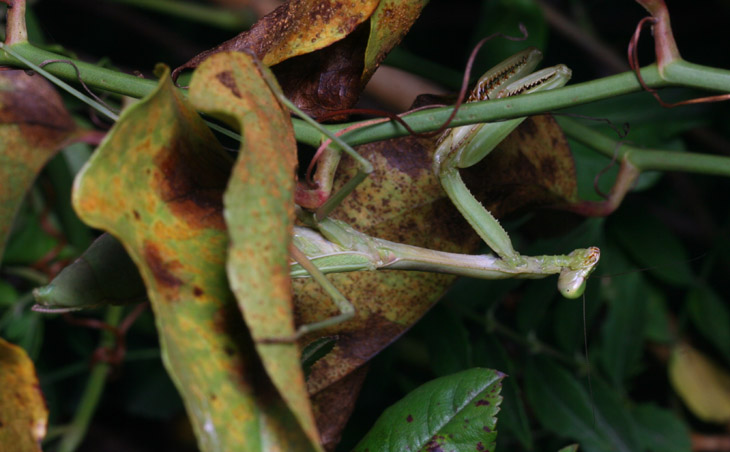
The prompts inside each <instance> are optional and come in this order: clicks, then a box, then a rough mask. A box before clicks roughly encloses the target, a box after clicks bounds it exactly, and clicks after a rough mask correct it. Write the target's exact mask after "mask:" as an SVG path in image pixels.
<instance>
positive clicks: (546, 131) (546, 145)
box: [463, 115, 578, 216]
mask: <svg viewBox="0 0 730 452" xmlns="http://www.w3.org/2000/svg"><path fill="white" fill-rule="evenodd" d="M485 171H488V172H489V173H488V174H489V177H484V174H485ZM463 174H464V180H465V181H466V183H467V184H469V185H475V186H476V185H478V186H479V187H480V190H482V194H481V195H480V196H481V198H480V199H482V200H483V203H484V206H485V207H486V208H487V209H488V210H489V211H490V212H492V213H494V214H495V215H497V216H505V215H507V214H509V213H511V212H515V211H520V210H525V209H530V208H535V207H540V206H549V205H557V204H562V203H567V202H570V201H575V200H576V199H577V197H578V192H577V190H578V186H577V182H576V174H575V162H574V161H573V155H572V154H571V152H570V147H569V146H568V141H567V140H566V138H565V135H563V131H562V130H561V129H560V126H558V124H557V122H556V121H555V119H553V117H552V116H550V115H541V116H532V117H530V118H528V119H526V120H525V121H524V122H523V123H522V124H520V126H519V127H518V128H517V129H515V131H514V132H512V133H511V134H510V135H509V136H508V137H507V138H505V139H504V141H502V142H501V143H500V144H499V146H498V147H497V148H496V149H495V150H494V151H493V152H492V153H490V154H489V155H488V156H487V157H486V158H485V159H484V161H483V162H482V164H481V166H480V167H479V168H474V169H469V170H467V171H464V172H463Z"/></svg>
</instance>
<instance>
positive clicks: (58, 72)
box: [0, 42, 157, 98]
mask: <svg viewBox="0 0 730 452" xmlns="http://www.w3.org/2000/svg"><path fill="white" fill-rule="evenodd" d="M10 47H11V49H12V50H13V51H15V52H16V53H17V54H19V55H21V56H23V57H24V58H26V59H27V60H28V61H30V62H32V63H33V64H36V65H40V64H42V63H43V62H44V61H47V60H68V61H72V62H73V63H74V64H75V65H76V67H78V68H79V72H80V73H81V79H82V80H83V81H84V83H86V84H87V85H88V86H89V87H90V88H98V89H102V90H104V91H109V92H111V93H117V94H122V95H125V96H132V97H137V98H141V97H144V96H146V95H147V94H148V93H150V92H152V90H154V89H155V87H156V86H157V81H156V80H147V79H144V78H140V77H135V76H134V75H129V74H125V73H123V72H119V71H114V70H111V69H106V68H103V67H99V66H96V65H93V64H89V63H85V62H83V61H78V60H71V59H69V58H67V57H65V56H63V55H59V54H57V53H53V52H48V51H46V50H42V49H39V48H37V47H35V46H33V45H32V44H30V43H28V42H21V43H18V44H13V45H12V46H10ZM0 65H3V66H15V67H22V68H28V66H27V65H25V64H23V63H22V62H20V61H18V60H17V59H16V58H14V57H13V56H11V55H9V54H6V53H5V52H0ZM45 70H46V71H48V72H49V73H51V74H53V75H55V76H56V77H59V78H61V79H64V80H68V81H71V82H75V81H77V80H78V78H77V76H76V71H75V70H74V68H73V66H71V65H70V64H66V63H51V64H48V65H47V66H45Z"/></svg>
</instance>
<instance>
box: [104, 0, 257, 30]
mask: <svg viewBox="0 0 730 452" xmlns="http://www.w3.org/2000/svg"><path fill="white" fill-rule="evenodd" d="M110 1H112V2H114V3H121V4H124V5H130V6H136V7H138V8H144V9H147V10H150V11H155V12H159V13H162V14H167V15H169V16H175V17H180V18H182V19H186V20H189V21H191V22H198V23H202V24H206V25H211V26H213V27H217V28H222V29H225V30H235V31H240V30H244V29H246V28H249V27H250V26H251V25H253V23H254V22H255V21H256V15H255V14H254V13H253V11H251V10H247V9H237V10H232V9H223V8H215V7H211V6H207V5H203V4H198V3H192V2H186V1H171V0H110Z"/></svg>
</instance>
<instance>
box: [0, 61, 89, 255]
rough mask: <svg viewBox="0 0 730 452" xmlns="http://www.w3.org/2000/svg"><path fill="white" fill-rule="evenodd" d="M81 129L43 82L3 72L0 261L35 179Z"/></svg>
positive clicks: (0, 94) (22, 73)
mask: <svg viewBox="0 0 730 452" xmlns="http://www.w3.org/2000/svg"><path fill="white" fill-rule="evenodd" d="M78 134H79V129H78V128H77V127H76V124H75V123H74V121H73V120H72V119H71V116H70V115H69V113H68V111H66V108H65V107H64V106H63V102H62V100H61V96H59V95H58V93H56V91H55V90H54V89H53V87H52V86H51V84H50V83H48V82H47V81H46V80H45V79H43V78H42V77H40V76H38V75H35V76H30V75H28V74H26V73H25V71H0V259H1V258H2V255H3V250H4V248H5V242H6V240H7V238H8V234H9V233H10V227H11V226H12V224H13V219H14V218H15V215H16V213H17V211H18V208H19V207H20V204H21V203H22V201H23V198H24V197H25V194H26V192H27V191H28V190H29V189H30V187H31V186H32V185H33V181H34V180H35V178H36V175H37V174H38V172H40V170H41V169H42V168H43V166H44V165H45V164H46V162H47V161H48V160H50V158H51V157H53V156H54V155H55V154H56V152H57V151H58V150H59V149H61V148H62V147H64V146H65V145H67V144H69V143H70V142H71V141H73V139H74V138H75V137H76V136H78Z"/></svg>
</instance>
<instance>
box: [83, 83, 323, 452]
mask: <svg viewBox="0 0 730 452" xmlns="http://www.w3.org/2000/svg"><path fill="white" fill-rule="evenodd" d="M231 164H232V162H231V161H230V158H229V157H228V156H227V154H225V152H224V151H223V150H222V149H221V148H220V146H219V144H218V142H217V140H216V139H215V138H214V137H213V135H212V133H211V132H210V130H209V129H208V128H207V126H205V124H204V123H203V122H202V121H201V119H200V117H199V116H198V115H197V113H196V112H195V111H194V110H193V108H191V107H190V106H188V104H187V102H186V101H184V100H183V99H182V97H181V96H180V94H178V92H177V90H176V89H175V88H174V87H173V85H172V83H171V81H170V80H169V77H167V76H165V77H163V79H162V81H161V82H160V84H159V86H158V88H157V89H156V90H155V92H153V93H152V94H151V95H150V96H149V97H147V98H146V99H143V100H141V101H140V102H138V103H137V104H135V105H133V106H132V107H130V108H129V109H128V110H126V111H125V112H124V113H123V114H122V116H121V118H120V120H119V121H118V122H117V124H116V125H115V126H114V128H113V129H112V130H111V131H110V133H109V135H108V136H107V138H106V140H105V141H104V142H103V143H102V145H101V146H100V148H99V149H98V150H97V151H96V152H95V153H94V155H93V157H92V158H91V160H90V161H89V162H88V163H87V165H86V166H85V167H84V169H83V170H82V171H81V173H79V175H78V176H77V179H76V182H75V187H74V193H73V204H74V207H75V209H76V210H77V212H78V213H79V216H80V217H81V218H82V220H84V221H85V222H86V223H87V224H89V225H91V226H93V227H96V228H100V229H105V230H107V231H108V232H110V233H111V234H113V235H115V236H116V237H117V238H119V239H120V241H121V242H122V243H123V244H124V246H125V248H126V249H127V251H128V252H129V254H130V256H131V257H132V260H133V261H134V262H135V263H136V264H137V266H138V267H139V269H140V273H141V274H142V278H143V279H144V282H145V285H146V286H147V290H148V295H149V298H150V301H151V303H152V307H153V310H154V312H155V319H156V322H157V329H158V331H159V336H160V342H161V347H162V352H163V361H164V363H165V366H166V368H167V369H168V372H169V373H170V375H171V377H172V379H173V381H174V382H175V384H176V386H177V388H178V390H179V391H180V393H181V395H182V398H183V400H184V402H185V406H186V408H187V412H188V415H189V417H190V420H191V423H192V425H193V427H194V430H195V432H196V435H197V437H198V443H199V445H200V448H201V450H203V451H206V452H208V451H232V450H246V451H310V450H316V449H317V447H316V446H315V445H313V444H312V441H311V439H310V438H308V437H307V436H306V435H305V434H304V432H303V431H302V430H301V428H300V426H299V423H298V422H297V420H296V418H295V417H294V416H293V415H292V413H291V411H290V410H289V409H288V407H287V405H286V403H285V402H284V401H283V399H282V398H281V397H280V396H279V394H278V392H277V390H276V389H275V388H274V387H273V385H272V384H271V383H270V381H269V379H268V378H267V377H266V374H265V372H264V370H263V368H262V367H261V364H260V362H259V360H258V357H257V356H256V353H255V349H254V346H253V343H252V341H251V339H250V336H249V335H248V333H247V330H246V326H245V324H244V322H243V320H242V318H241V314H240V312H239V310H238V306H237V304H236V301H235V298H234V297H233V294H232V293H231V292H230V290H229V289H228V282H227V280H226V273H225V255H226V248H227V246H228V237H227V234H226V231H225V224H224V222H223V216H222V215H221V207H222V195H223V190H224V187H225V184H226V183H227V180H228V176H229V173H230V168H231Z"/></svg>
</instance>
